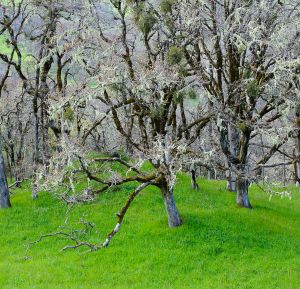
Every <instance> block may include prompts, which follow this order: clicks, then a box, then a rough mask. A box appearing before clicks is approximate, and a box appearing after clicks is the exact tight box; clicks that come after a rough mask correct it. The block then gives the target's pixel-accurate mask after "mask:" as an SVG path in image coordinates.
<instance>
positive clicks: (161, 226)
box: [0, 175, 300, 289]
mask: <svg viewBox="0 0 300 289" xmlns="http://www.w3.org/2000/svg"><path fill="white" fill-rule="evenodd" d="M199 184H200V190H199V191H193V190H191V189H190V179H189V178H188V177H187V176H185V175H181V176H180V178H179V183H178V185H177V187H176V200H177V204H178V208H179V210H180V212H181V215H182V218H183V221H184V224H183V226H182V227H180V228H176V229H169V228H168V227H167V217H166V214H165V212H164V208H163V203H162V199H161V196H160V194H159V192H158V191H157V190H156V189H153V188H149V189H148V190H147V191H145V192H143V193H142V194H141V195H140V196H139V197H138V198H137V199H136V201H135V202H134V203H133V205H132V207H131V208H130V210H129V211H128V215H127V216H126V218H125V221H124V224H123V226H122V228H121V230H120V232H119V234H118V235H117V236H116V237H115V239H113V241H112V243H111V246H110V247H109V248H107V249H104V250H100V251H97V252H95V253H90V254H83V250H79V251H67V252H60V249H61V248H62V247H64V246H65V245H67V244H69V242H68V241H66V240H63V239H59V238H50V239H47V240H45V241H43V242H41V243H39V244H37V245H35V246H34V247H32V248H31V249H30V250H29V251H28V252H26V251H25V249H26V247H25V245H26V244H27V243H28V242H29V241H32V240H35V239H37V238H38V237H39V236H40V235H41V234H45V233H49V232H53V231H55V230H57V227H58V226H59V225H63V224H64V220H65V211H66V207H65V205H64V204H62V203H60V202H59V201H57V200H55V199H54V198H53V197H52V196H51V195H49V194H45V193H44V194H41V195H40V197H39V199H38V200H36V201H32V200H31V198H30V190H29V189H23V190H19V191H18V192H17V193H16V194H14V195H13V197H12V204H13V207H12V208H11V209H9V210H3V211H0V236H1V238H0V288H7V289H11V288H39V289H40V288H43V289H44V288H51V289H52V288H109V289H111V288H180V289H181V288H201V289H203V288H204V289H205V288H220V289H221V288H222V289H223V288H230V289H232V288H251V289H252V288H258V289H262V288H263V289H269V288H274V289H275V288H280V289H283V288H286V289H293V288H295V289H297V288H300V281H299V280H300V193H299V191H298V189H296V188H295V189H294V193H293V198H292V200H289V199H280V198H278V197H274V198H272V200H271V201H269V199H268V196H267V195H266V194H265V193H263V192H261V191H260V190H259V189H258V188H257V187H256V186H252V187H251V192H250V198H251V201H252V204H253V206H254V209H253V210H247V209H240V208H237V207H236V205H235V202H234V199H235V196H234V194H232V193H228V192H226V191H225V190H224V187H225V183H224V182H221V181H207V180H199ZM132 189H133V186H132V185H130V184H129V185H127V186H125V187H123V189H122V192H120V191H114V192H110V193H107V194H104V195H102V196H100V197H99V199H98V200H97V201H96V202H94V203H91V204H88V205H83V206H80V207H77V208H75V209H74V210H73V211H72V213H71V215H70V220H69V223H68V224H69V226H72V227H73V228H75V227H76V226H79V225H78V221H79V219H80V218H81V217H82V216H84V218H85V219H87V220H89V221H92V222H93V223H95V224H96V226H97V231H95V232H94V234H92V235H91V236H90V237H89V238H90V241H93V242H95V241H101V240H103V239H104V238H105V235H106V233H107V232H108V231H109V230H111V229H112V228H113V226H114V225H115V222H116V218H115V213H116V212H118V210H119V209H120V208H121V207H122V205H123V203H124V201H125V200H126V197H127V196H128V194H129V193H130V192H131V190H132ZM25 256H26V257H27V258H24V257H25ZM28 258H29V259H28ZM26 259H27V260H26Z"/></svg>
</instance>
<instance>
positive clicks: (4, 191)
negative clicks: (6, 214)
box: [0, 141, 11, 208]
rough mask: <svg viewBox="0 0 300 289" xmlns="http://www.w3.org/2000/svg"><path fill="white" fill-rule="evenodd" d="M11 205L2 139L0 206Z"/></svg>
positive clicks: (0, 144) (0, 154)
mask: <svg viewBox="0 0 300 289" xmlns="http://www.w3.org/2000/svg"><path fill="white" fill-rule="evenodd" d="M9 207H11V204H10V199H9V190H8V185H7V179H6V175H5V166H4V160H3V154H2V143H1V141H0V208H9Z"/></svg>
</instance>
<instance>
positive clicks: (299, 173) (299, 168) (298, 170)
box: [295, 108, 300, 187]
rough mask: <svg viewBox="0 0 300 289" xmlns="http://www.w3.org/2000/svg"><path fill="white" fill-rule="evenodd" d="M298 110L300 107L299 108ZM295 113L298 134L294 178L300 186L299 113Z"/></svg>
mask: <svg viewBox="0 0 300 289" xmlns="http://www.w3.org/2000/svg"><path fill="white" fill-rule="evenodd" d="M299 110H300V108H299ZM299 114H300V113H299ZM299 114H297V116H298V118H297V124H298V130H299V131H298V134H297V136H296V156H297V158H298V160H297V162H296V164H295V179H296V186H297V187H300V181H299V180H300V115H299Z"/></svg>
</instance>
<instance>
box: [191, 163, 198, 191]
mask: <svg viewBox="0 0 300 289" xmlns="http://www.w3.org/2000/svg"><path fill="white" fill-rule="evenodd" d="M191 177H192V188H193V189H194V190H198V189H199V185H198V184H197V179H196V168H195V165H194V164H193V165H192V166H191Z"/></svg>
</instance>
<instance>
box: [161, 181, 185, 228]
mask: <svg viewBox="0 0 300 289" xmlns="http://www.w3.org/2000/svg"><path fill="white" fill-rule="evenodd" d="M160 189H161V192H162V195H163V199H164V204H165V209H166V212H167V215H168V223H169V227H171V228H173V227H178V226H180V225H181V224H182V220H181V218H180V215H179V212H178V209H177V207H176V203H175V199H174V193H173V189H172V188H170V187H169V186H168V185H167V183H166V182H164V183H163V184H162V185H161V188H160Z"/></svg>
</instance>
